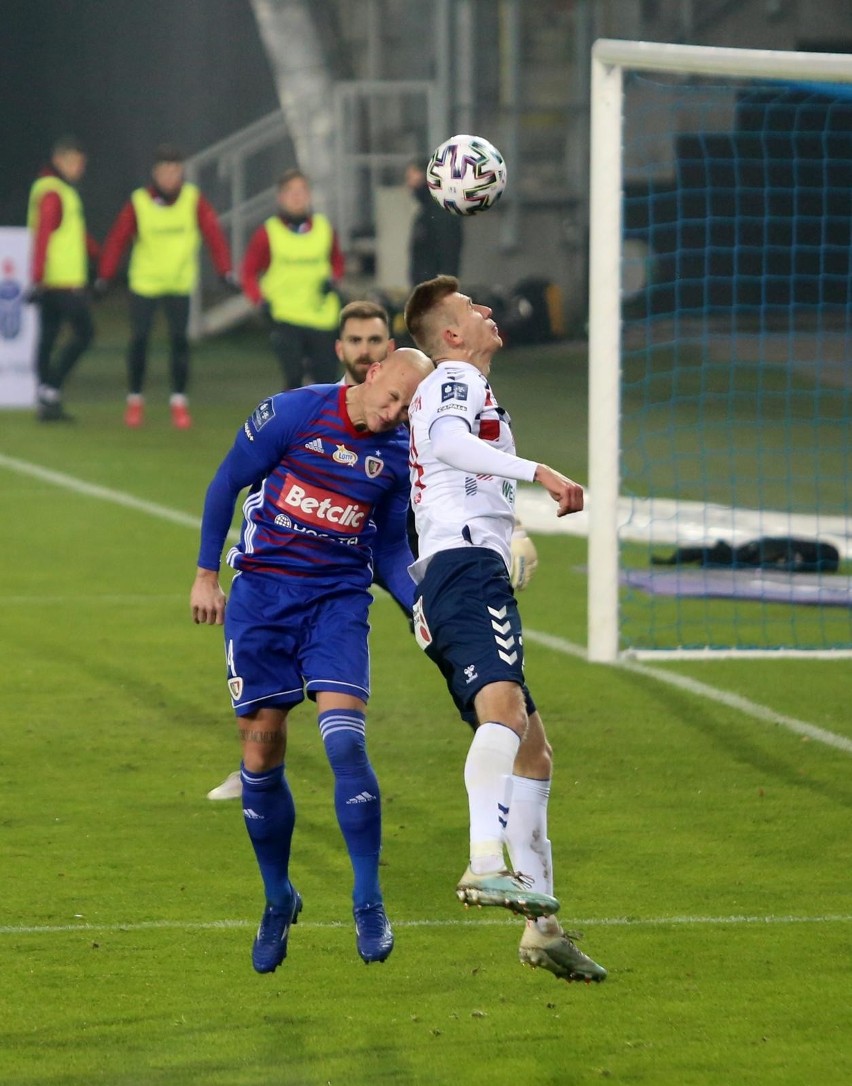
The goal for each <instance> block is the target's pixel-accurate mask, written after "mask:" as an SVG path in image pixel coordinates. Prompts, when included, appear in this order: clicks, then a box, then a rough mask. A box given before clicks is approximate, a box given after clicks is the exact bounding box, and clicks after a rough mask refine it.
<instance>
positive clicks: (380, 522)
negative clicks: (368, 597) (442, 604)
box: [373, 484, 414, 614]
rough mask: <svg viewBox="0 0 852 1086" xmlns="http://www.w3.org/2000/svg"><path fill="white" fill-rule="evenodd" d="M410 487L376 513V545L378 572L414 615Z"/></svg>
mask: <svg viewBox="0 0 852 1086" xmlns="http://www.w3.org/2000/svg"><path fill="white" fill-rule="evenodd" d="M408 495H409V488H408V485H407V484H406V485H405V486H401V487H400V488H399V489H397V490H395V491H394V492H393V494H391V495H390V497H389V498H387V499H386V500H385V502H383V503H382V505H381V506H379V507H378V508H377V510H376V514H375V520H376V543H375V544H374V546H373V564H374V566H375V572H376V574H377V575H378V577H379V579H380V580H381V582H382V584H383V585H384V586H385V587H386V588H387V590H388V592H390V594H391V595H392V596H393V598H394V599H395V600H396V602H397V603H398V604H399V605H400V606H401V607H403V608H404V609H405V611H406V612H407V613H408V614H411V609H412V607H413V606H414V581H413V580H412V579H411V574H410V573H409V572H408V567H409V566H410V565H411V564H412V562H413V561H414V555H413V554H412V553H411V548H410V547H409V545H408V533H407V530H406V518H407V516H408Z"/></svg>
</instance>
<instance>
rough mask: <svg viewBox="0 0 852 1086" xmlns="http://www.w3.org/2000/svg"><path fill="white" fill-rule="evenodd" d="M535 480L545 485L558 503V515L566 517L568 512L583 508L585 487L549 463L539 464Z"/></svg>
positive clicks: (576, 511)
mask: <svg viewBox="0 0 852 1086" xmlns="http://www.w3.org/2000/svg"><path fill="white" fill-rule="evenodd" d="M533 481H534V482H536V483H539V484H540V485H541V486H543V487H544V489H545V490H546V491H547V493H548V494H549V495H550V496H551V498H553V500H554V501H555V502H556V503H557V509H556V515H557V517H564V516H565V515H566V514H567V513H579V512H580V510H581V509H582V508H583V488H582V487H581V486H580V484H579V483H575V482H574V480H573V479H569V478H568V477H567V476H566V475H563V474H562V473H561V472H559V471H554V470H553V468H549V467H548V466H547V464H539V465H538V467H537V468H536V469H535V475H534V476H533Z"/></svg>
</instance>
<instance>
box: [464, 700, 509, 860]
mask: <svg viewBox="0 0 852 1086" xmlns="http://www.w3.org/2000/svg"><path fill="white" fill-rule="evenodd" d="M520 744H521V740H520V737H519V736H518V735H516V734H515V732H513V731H512V729H511V728H507V727H505V726H504V725H503V724H494V723H490V722H489V723H486V724H480V725H479V727H478V728H477V729H476V732H475V733H474V736H473V742H472V743H471V744H470V749H469V750H468V752H467V759H466V761H465V764H464V783H465V787H466V788H467V799H468V806H469V808H470V867H471V870H472V871H473V872H474V874H476V875H484V874H486V873H487V872H489V871H500V870H502V869H503V868H504V867H505V861H504V859H503V837H504V831H505V828H506V818H507V815H508V813H509V792H510V789H511V781H512V766H513V765H514V764H515V755H516V754H517V753H518V747H519V746H520Z"/></svg>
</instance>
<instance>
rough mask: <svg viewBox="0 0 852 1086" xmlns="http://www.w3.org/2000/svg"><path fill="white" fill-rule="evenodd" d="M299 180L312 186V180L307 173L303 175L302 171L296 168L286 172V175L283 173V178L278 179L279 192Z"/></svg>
mask: <svg viewBox="0 0 852 1086" xmlns="http://www.w3.org/2000/svg"><path fill="white" fill-rule="evenodd" d="M297 179H301V180H302V181H304V182H306V183H307V184H308V185H310V183H311V179H310V178H309V177H308V175H307V174H306V173H302V171H301V170H299V169H295V168H294V169H292V170H285V171H284V173H282V174H281V176H280V177H279V178H278V189H279V191H280V190H281V189H283V188H284V186H285V185H289V184H290V182H291V181H296V180H297Z"/></svg>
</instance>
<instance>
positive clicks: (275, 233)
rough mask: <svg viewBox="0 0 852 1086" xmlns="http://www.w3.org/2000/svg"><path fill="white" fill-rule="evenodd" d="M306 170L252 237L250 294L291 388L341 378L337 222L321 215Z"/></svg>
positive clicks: (294, 175) (287, 179) (282, 187)
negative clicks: (337, 345) (264, 316)
mask: <svg viewBox="0 0 852 1086" xmlns="http://www.w3.org/2000/svg"><path fill="white" fill-rule="evenodd" d="M311 199H312V194H311V184H310V181H309V180H308V178H307V177H306V176H305V175H304V174H303V173H302V172H301V170H288V171H287V173H285V174H284V175H283V176H282V178H281V180H280V181H279V183H278V211H277V214H275V215H272V216H271V217H270V218H268V219H267V220H266V222H265V223H264V224H263V225H262V226H260V227H259V228H258V229H257V230H256V231H255V232H254V234H253V235H252V237H251V240H250V241H249V244H248V248H247V249H246V254H245V258H244V260H243V269H242V283H243V290H244V291H245V293H246V296H247V297H248V298H249V300H250V301H251V302H252V303H253V304H254V305H256V306H258V307H260V308H261V309H262V310H263V311H264V312H266V313H268V315H269V317H270V319H271V320H272V334H271V336H270V342H271V343H272V349H273V350H274V351H275V355H276V357H277V359H278V362H279V365H280V366H281V375H282V381H283V385H282V387H283V388H285V389H288V388H299V387H301V386H302V385H304V384H308V383H310V382H311V381H316V382H319V383H326V382H330V381H336V380H337V372H338V371H337V356H336V354H335V348H334V344H335V340H336V338H337V322H338V318H339V316H340V298H339V297H338V295H337V291H336V287H337V283H338V281H339V280H340V278H341V277H342V275H343V271H344V260H343V254H342V252H341V251H340V246H339V244H338V241H337V235H336V234H335V232H334V229H333V228H332V225H331V223H330V222H329V221H328V219H327V218H326V217H325V215H320V214H319V213H317V212H314V210H313V208H312V206H311Z"/></svg>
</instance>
